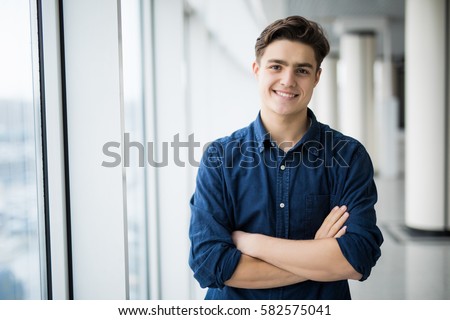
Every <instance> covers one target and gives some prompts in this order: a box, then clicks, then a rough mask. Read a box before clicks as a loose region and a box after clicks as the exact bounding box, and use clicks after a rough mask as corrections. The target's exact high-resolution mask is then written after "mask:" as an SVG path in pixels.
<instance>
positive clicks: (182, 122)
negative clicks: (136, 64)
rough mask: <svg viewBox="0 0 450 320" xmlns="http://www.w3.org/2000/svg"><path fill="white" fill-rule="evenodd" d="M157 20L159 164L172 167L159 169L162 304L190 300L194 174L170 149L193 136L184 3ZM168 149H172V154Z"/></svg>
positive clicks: (163, 9) (168, 4) (161, 6)
mask: <svg viewBox="0 0 450 320" xmlns="http://www.w3.org/2000/svg"><path fill="white" fill-rule="evenodd" d="M153 18H154V21H153V23H154V24H153V26H154V30H155V32H154V42H153V45H154V48H153V50H154V51H153V52H154V72H155V79H156V81H155V87H154V90H155V109H156V110H155V130H154V132H155V143H156V149H157V155H158V156H159V157H157V159H155V161H157V162H161V161H162V160H163V159H164V157H166V159H167V165H164V166H162V167H158V168H156V179H157V188H158V190H157V196H158V197H157V201H158V202H157V204H156V205H157V210H158V212H157V215H158V229H159V264H160V266H159V270H160V275H159V276H160V278H159V281H160V286H161V293H160V298H161V299H163V300H165V299H188V298H189V293H190V279H191V278H192V272H191V270H190V269H189V265H188V254H189V238H188V229H189V217H190V208H189V198H190V196H191V194H190V192H189V188H188V187H189V186H190V180H189V178H190V176H191V175H190V172H189V171H190V169H191V168H190V164H189V162H188V154H187V150H186V148H178V151H179V154H178V155H176V154H175V149H174V148H172V145H171V144H172V143H173V142H174V139H175V138H174V136H175V135H177V134H179V141H183V142H186V141H188V140H187V139H188V134H189V133H188V132H187V126H188V123H187V122H188V119H189V115H188V114H187V110H186V102H185V97H186V91H185V90H186V87H185V84H186V78H185V77H186V66H185V57H184V41H185V39H184V31H183V30H184V23H183V1H182V0H176V1H155V2H154V12H153ZM169 39H170V40H169ZM163 144H167V146H168V149H167V152H165V151H164V149H163V147H162V145H163ZM164 153H166V154H164ZM158 158H159V159H158ZM176 160H180V161H181V162H184V163H185V166H184V167H182V166H181V165H180V163H178V164H177V162H176Z"/></svg>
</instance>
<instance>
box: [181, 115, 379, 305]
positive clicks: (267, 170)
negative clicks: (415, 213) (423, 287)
mask: <svg viewBox="0 0 450 320" xmlns="http://www.w3.org/2000/svg"><path fill="white" fill-rule="evenodd" d="M308 117H309V118H310V119H311V126H310V128H309V129H308V131H307V132H306V134H305V135H304V136H303V138H302V139H301V140H300V141H299V142H298V143H297V144H296V146H295V147H293V148H291V149H290V150H289V151H288V152H286V153H285V152H284V151H282V150H281V149H279V148H278V147H277V146H276V145H275V144H274V143H273V142H272V141H271V140H270V135H269V134H268V133H267V132H266V130H265V128H264V127H263V124H262V122H261V118H260V116H258V117H257V119H256V120H255V121H254V122H252V123H251V124H250V125H249V126H248V127H246V128H243V129H240V130H238V131H236V132H234V133H233V134H231V135H230V136H228V137H225V138H222V139H218V140H216V141H214V142H213V143H211V145H210V146H209V147H208V149H207V150H206V152H205V153H204V155H203V158H202V162H201V165H200V167H199V171H198V174H197V185H196V190H195V193H194V195H193V196H192V198H191V202H190V205H191V223H190V230H189V236H190V239H191V250H190V257H189V264H190V266H191V268H192V270H193V271H194V277H195V278H196V279H197V281H198V282H199V283H200V286H201V287H203V288H205V287H208V288H209V289H208V292H207V294H206V299H278V300H283V299H350V290H349V286H348V281H347V280H342V281H335V282H316V281H305V282H301V283H298V284H294V285H289V286H285V287H279V288H273V289H238V288H233V287H228V286H226V285H225V284H224V282H225V281H227V280H228V279H229V278H230V277H231V276H232V274H233V272H234V270H235V268H236V266H237V264H238V261H239V259H240V256H241V252H240V251H239V250H238V249H236V247H235V245H234V244H233V241H232V239H231V233H232V232H233V231H235V230H242V231H246V232H252V233H261V234H265V235H268V236H272V237H278V238H286V239H297V240H302V239H314V236H315V233H316V231H317V230H318V229H319V227H320V226H321V224H322V222H323V220H324V219H325V217H326V216H327V215H328V214H329V212H330V211H331V209H332V208H333V207H334V206H336V205H346V206H347V207H348V212H349V213H350V216H349V218H348V220H347V222H346V226H347V231H346V234H345V235H344V236H342V237H340V238H339V239H337V241H338V244H339V247H340V249H341V250H342V253H343V255H344V256H345V258H346V259H347V260H348V261H349V263H350V264H351V265H352V266H353V268H354V269H355V270H356V271H358V272H359V273H361V274H362V275H363V276H362V279H361V280H365V279H366V278H367V277H368V276H369V274H370V272H371V269H372V267H373V266H374V265H375V263H376V261H377V259H378V258H379V257H380V255H381V251H380V246H381V244H382V242H383V237H382V234H381V232H380V230H379V229H378V227H377V226H376V215H375V209H374V205H375V203H376V201H377V191H376V186H375V183H374V180H373V166H372V163H371V160H370V158H369V155H368V153H367V151H366V150H365V148H364V147H363V146H362V144H361V143H359V142H358V141H356V140H355V139H353V138H350V137H348V136H344V135H343V134H341V133H339V132H337V131H335V130H332V129H330V127H329V126H326V125H324V124H322V123H319V122H317V120H316V118H315V116H314V114H313V112H312V111H311V110H309V109H308ZM298 254H301V252H299V253H298Z"/></svg>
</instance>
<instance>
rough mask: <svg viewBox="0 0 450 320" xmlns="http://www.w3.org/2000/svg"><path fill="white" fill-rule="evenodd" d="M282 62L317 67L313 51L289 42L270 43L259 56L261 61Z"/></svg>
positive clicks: (307, 46)
mask: <svg viewBox="0 0 450 320" xmlns="http://www.w3.org/2000/svg"><path fill="white" fill-rule="evenodd" d="M268 60H283V61H286V62H288V63H289V64H303V63H309V64H311V65H313V66H314V67H315V66H316V65H317V62H316V57H315V54H314V49H313V48H312V47H311V46H310V45H307V44H304V43H301V42H298V41H291V40H284V39H283V40H275V41H274V42H272V43H270V44H269V45H268V46H267V47H266V48H265V50H264V53H263V55H262V56H261V61H262V62H263V63H264V62H267V61H268Z"/></svg>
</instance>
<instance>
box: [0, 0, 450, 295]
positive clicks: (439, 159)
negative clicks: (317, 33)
mask: <svg viewBox="0 0 450 320" xmlns="http://www.w3.org/2000/svg"><path fill="white" fill-rule="evenodd" d="M289 15H302V16H305V17H307V18H309V19H312V20H315V21H317V22H319V23H320V24H321V25H322V26H323V28H324V29H325V32H326V34H327V36H328V38H329V40H330V43H331V53H330V55H329V56H328V57H327V58H326V59H325V61H324V63H323V65H322V69H323V72H322V77H321V81H320V83H319V85H318V86H317V88H316V90H315V93H314V96H313V99H312V101H311V102H310V105H309V107H310V108H311V109H312V110H313V111H314V112H315V114H316V116H317V118H318V120H319V121H321V122H323V123H327V124H330V125H331V126H332V127H334V128H336V129H338V130H341V131H342V132H344V133H346V134H348V135H351V136H353V137H355V138H357V139H358V140H360V141H361V142H362V143H363V144H364V145H365V146H366V148H367V149H368V151H369V154H370V155H371V158H372V160H373V163H374V167H375V172H376V183H377V187H378V192H379V201H378V203H377V207H376V209H377V214H378V224H379V226H380V228H381V230H382V232H383V235H384V238H385V242H384V244H383V246H382V257H381V258H380V260H379V261H378V263H377V265H376V266H375V268H374V269H373V271H372V275H371V277H369V279H368V280H366V281H365V282H355V281H352V282H351V289H352V292H353V298H354V299H450V235H449V234H450V204H449V200H448V199H449V194H450V191H449V185H450V156H449V155H450V153H449V141H450V130H449V129H448V128H449V111H450V93H449V92H450V90H449V89H450V85H449V75H450V69H449V61H448V60H449V59H448V58H449V52H450V51H449V48H450V46H449V43H450V41H449V40H450V36H449V34H450V25H449V17H450V5H449V1H448V0H427V1H423V0H227V1H224V0H96V1H89V0H59V1H58V0H0V40H1V43H2V49H1V50H0V299H202V298H203V296H204V294H205V292H204V290H203V289H200V288H199V286H198V284H197V283H196V281H195V280H194V279H193V276H192V272H191V270H190V269H189V267H188V263H187V261H188V252H189V239H188V227H189V218H190V210H189V205H188V204H189V199H190V197H191V195H192V193H193V191H194V188H195V177H196V172H197V167H198V162H199V161H200V157H201V154H202V152H203V149H204V147H205V146H207V144H208V143H209V142H210V141H212V140H214V139H216V138H218V137H222V136H225V135H228V134H230V133H231V132H233V131H235V130H236V129H238V128H241V127H244V126H247V125H248V124H249V123H250V122H252V121H253V120H254V119H255V118H256V116H257V114H258V111H259V100H258V99H259V98H258V94H257V88H256V81H255V79H254V77H253V75H252V72H251V64H252V62H253V59H254V44H255V41H256V38H257V37H258V36H259V34H260V32H261V31H262V30H263V29H264V27H266V26H267V25H268V24H269V23H271V22H272V21H274V20H276V19H279V18H283V17H286V16H289Z"/></svg>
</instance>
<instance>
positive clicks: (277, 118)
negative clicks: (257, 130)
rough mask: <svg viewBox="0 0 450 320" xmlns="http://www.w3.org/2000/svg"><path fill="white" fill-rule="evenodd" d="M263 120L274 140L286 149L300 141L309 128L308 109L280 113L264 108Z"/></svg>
mask: <svg viewBox="0 0 450 320" xmlns="http://www.w3.org/2000/svg"><path fill="white" fill-rule="evenodd" d="M261 120H262V123H263V125H264V127H265V128H266V130H267V132H269V133H270V136H271V137H272V140H274V141H275V142H276V143H277V145H278V147H279V148H281V149H283V150H285V151H287V150H289V149H290V148H292V147H293V146H294V145H295V144H296V143H297V142H298V141H300V140H301V138H302V137H303V135H304V134H305V133H306V131H308V128H309V121H308V113H307V109H305V110H304V111H302V112H300V113H298V114H295V115H279V114H276V113H274V112H270V111H268V110H266V109H264V108H263V109H261Z"/></svg>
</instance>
